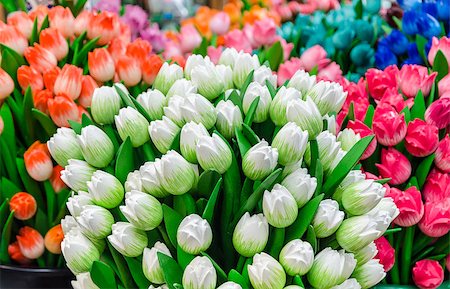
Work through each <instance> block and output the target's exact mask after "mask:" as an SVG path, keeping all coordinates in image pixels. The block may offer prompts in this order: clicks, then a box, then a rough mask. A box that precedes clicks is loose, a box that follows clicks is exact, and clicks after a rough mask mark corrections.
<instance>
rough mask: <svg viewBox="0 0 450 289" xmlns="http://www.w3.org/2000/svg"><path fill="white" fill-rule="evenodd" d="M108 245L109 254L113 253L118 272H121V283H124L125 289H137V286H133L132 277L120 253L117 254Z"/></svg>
mask: <svg viewBox="0 0 450 289" xmlns="http://www.w3.org/2000/svg"><path fill="white" fill-rule="evenodd" d="M106 243H107V244H108V249H109V252H111V255H112V257H113V259H114V262H115V263H116V266H117V270H118V271H119V279H120V281H122V283H123V285H124V287H125V288H127V289H131V288H136V286H135V285H134V284H133V281H132V280H133V279H132V276H131V274H130V271H129V269H128V267H127V264H126V261H125V260H124V258H123V256H122V255H121V254H120V253H119V252H117V251H116V249H114V247H113V246H112V245H111V244H110V243H109V241H107V242H106Z"/></svg>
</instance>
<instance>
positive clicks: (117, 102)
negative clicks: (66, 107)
mask: <svg viewBox="0 0 450 289" xmlns="http://www.w3.org/2000/svg"><path fill="white" fill-rule="evenodd" d="M121 102H122V101H121V99H120V96H119V94H118V93H117V91H116V90H115V89H114V87H109V86H102V87H99V88H96V89H95V90H94V94H93V95H92V102H91V115H92V117H93V118H94V120H95V122H97V123H99V124H112V123H113V122H114V116H115V115H117V114H118V113H119V110H120V106H121Z"/></svg>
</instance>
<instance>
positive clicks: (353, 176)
mask: <svg viewBox="0 0 450 289" xmlns="http://www.w3.org/2000/svg"><path fill="white" fill-rule="evenodd" d="M365 179H366V175H365V174H364V173H363V172H361V171H360V170H353V171H350V172H349V173H348V175H347V176H346V177H345V178H344V179H343V180H342V182H341V183H340V184H339V186H338V187H337V188H336V190H335V191H334V194H333V199H335V200H336V201H338V202H339V203H340V202H341V201H342V193H343V192H344V190H346V189H347V188H348V187H349V186H351V185H352V184H353V183H357V182H360V181H364V180H365Z"/></svg>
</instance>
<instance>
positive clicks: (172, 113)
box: [163, 95, 186, 127]
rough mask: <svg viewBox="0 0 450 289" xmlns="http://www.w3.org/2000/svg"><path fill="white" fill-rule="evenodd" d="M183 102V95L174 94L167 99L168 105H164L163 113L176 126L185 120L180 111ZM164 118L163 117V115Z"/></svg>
mask: <svg viewBox="0 0 450 289" xmlns="http://www.w3.org/2000/svg"><path fill="white" fill-rule="evenodd" d="M183 103H184V97H181V96H179V95H174V96H172V97H171V98H170V99H169V102H168V105H167V106H166V107H164V109H163V110H164V115H165V116H166V117H168V118H170V120H171V121H173V122H174V123H175V124H176V125H177V126H179V127H182V126H183V125H184V124H185V123H186V121H185V120H184V118H183V114H182V113H181V107H182V106H183ZM163 118H164V117H163Z"/></svg>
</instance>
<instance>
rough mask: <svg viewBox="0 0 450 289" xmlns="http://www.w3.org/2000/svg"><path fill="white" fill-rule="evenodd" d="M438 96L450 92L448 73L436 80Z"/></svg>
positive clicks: (449, 75) (449, 76)
mask: <svg viewBox="0 0 450 289" xmlns="http://www.w3.org/2000/svg"><path fill="white" fill-rule="evenodd" d="M438 90H439V97H442V96H443V95H444V94H445V93H449V92H450V74H447V75H446V76H445V77H444V78H442V79H441V80H440V81H439V82H438Z"/></svg>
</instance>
